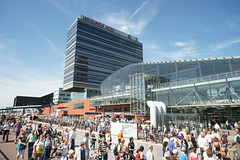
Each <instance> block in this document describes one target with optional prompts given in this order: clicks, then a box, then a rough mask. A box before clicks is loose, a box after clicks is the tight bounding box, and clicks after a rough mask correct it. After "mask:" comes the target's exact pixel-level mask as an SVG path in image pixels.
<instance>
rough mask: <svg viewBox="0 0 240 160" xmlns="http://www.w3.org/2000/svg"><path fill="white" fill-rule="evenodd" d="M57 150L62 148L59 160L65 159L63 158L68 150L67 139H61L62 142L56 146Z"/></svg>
mask: <svg viewBox="0 0 240 160" xmlns="http://www.w3.org/2000/svg"><path fill="white" fill-rule="evenodd" d="M58 149H59V150H62V154H61V157H60V159H61V160H65V158H66V157H67V153H68V151H69V144H68V139H67V138H65V139H64V140H63V143H62V144H61V145H60V146H59V147H58Z"/></svg>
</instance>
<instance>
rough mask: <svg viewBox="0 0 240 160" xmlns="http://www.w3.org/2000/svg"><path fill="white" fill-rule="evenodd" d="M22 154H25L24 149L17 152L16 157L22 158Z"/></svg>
mask: <svg viewBox="0 0 240 160" xmlns="http://www.w3.org/2000/svg"><path fill="white" fill-rule="evenodd" d="M24 152H25V149H24V150H19V151H17V156H19V155H21V156H22V157H23V156H24Z"/></svg>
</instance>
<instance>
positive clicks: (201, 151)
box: [200, 148, 204, 160]
mask: <svg viewBox="0 0 240 160" xmlns="http://www.w3.org/2000/svg"><path fill="white" fill-rule="evenodd" d="M203 152H204V148H200V153H201V160H203Z"/></svg>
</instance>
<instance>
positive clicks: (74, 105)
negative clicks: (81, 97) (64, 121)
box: [73, 103, 84, 109]
mask: <svg viewBox="0 0 240 160" xmlns="http://www.w3.org/2000/svg"><path fill="white" fill-rule="evenodd" d="M73 109H84V103H76V104H73Z"/></svg>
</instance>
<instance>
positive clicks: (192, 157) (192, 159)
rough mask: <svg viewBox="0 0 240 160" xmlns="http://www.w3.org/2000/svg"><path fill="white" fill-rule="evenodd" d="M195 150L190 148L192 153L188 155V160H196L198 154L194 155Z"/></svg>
mask: <svg viewBox="0 0 240 160" xmlns="http://www.w3.org/2000/svg"><path fill="white" fill-rule="evenodd" d="M196 152H197V149H196V148H195V147H193V148H192V153H190V155H189V160H198V159H199V157H198V154H197V153H196Z"/></svg>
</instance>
